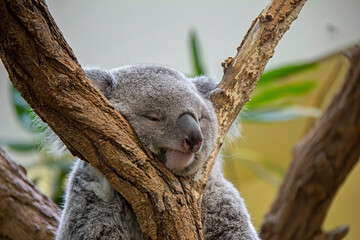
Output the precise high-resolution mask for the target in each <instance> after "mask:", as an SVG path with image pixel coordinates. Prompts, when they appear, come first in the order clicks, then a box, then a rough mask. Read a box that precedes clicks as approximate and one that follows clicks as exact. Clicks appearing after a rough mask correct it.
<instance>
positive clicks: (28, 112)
mask: <svg viewBox="0 0 360 240" xmlns="http://www.w3.org/2000/svg"><path fill="white" fill-rule="evenodd" d="M10 90H11V94H10V96H11V100H12V103H13V105H14V109H15V113H16V117H17V118H18V119H19V121H20V123H21V125H22V126H23V127H24V128H25V129H27V130H29V131H30V132H32V133H41V132H43V131H44V130H45V126H41V125H39V124H36V123H35V122H36V120H35V117H36V114H35V113H34V111H33V110H32V109H31V107H30V106H29V104H28V103H27V102H26V101H25V100H24V99H23V97H22V96H21V95H20V92H19V91H18V90H17V89H16V88H15V87H14V86H13V85H11V89H10Z"/></svg>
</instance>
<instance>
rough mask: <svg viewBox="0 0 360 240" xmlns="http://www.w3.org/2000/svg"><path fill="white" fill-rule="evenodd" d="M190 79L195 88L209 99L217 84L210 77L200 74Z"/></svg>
mask: <svg viewBox="0 0 360 240" xmlns="http://www.w3.org/2000/svg"><path fill="white" fill-rule="evenodd" d="M191 80H192V82H193V84H194V85H195V87H196V89H197V90H198V91H199V92H200V93H201V94H202V95H203V96H204V97H205V98H207V99H209V98H210V96H211V94H212V93H213V92H214V91H215V90H216V89H217V85H218V84H217V83H216V82H215V81H214V79H212V78H209V77H206V76H200V77H196V78H193V79H191Z"/></svg>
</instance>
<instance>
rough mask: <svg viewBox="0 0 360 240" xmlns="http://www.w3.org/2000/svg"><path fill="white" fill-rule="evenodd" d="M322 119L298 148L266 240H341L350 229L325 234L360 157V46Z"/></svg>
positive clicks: (267, 225) (266, 223)
mask: <svg viewBox="0 0 360 240" xmlns="http://www.w3.org/2000/svg"><path fill="white" fill-rule="evenodd" d="M350 63H351V67H350V69H349V71H348V73H347V75H346V77H345V79H344V81H343V84H342V86H341V87H340V89H339V90H338V92H337V93H336V95H335V96H334V98H333V99H332V101H331V103H330V105H329V107H328V108H327V110H326V111H325V113H324V115H323V116H322V117H321V119H320V120H319V121H318V122H317V123H316V124H315V125H314V127H313V128H312V129H311V130H310V131H309V133H308V134H307V135H306V136H305V137H304V138H303V139H302V140H301V141H300V142H299V143H297V145H296V146H295V147H294V152H293V161H292V163H291V166H290V168H289V170H288V173H287V175H286V177H285V179H284V181H283V184H282V186H281V188H280V190H279V193H278V195H277V198H276V200H275V202H274V203H273V205H272V207H271V210H270V211H269V213H268V214H267V215H266V218H265V221H264V223H263V225H262V229H261V237H262V238H263V239H266V240H270V239H274V240H275V239H282V240H287V239H289V240H290V239H291V240H297V239H298V240H303V239H309V240H326V239H333V240H337V239H342V238H343V237H344V236H345V235H346V233H347V232H348V228H347V227H339V228H336V229H334V230H333V231H331V232H328V233H323V232H322V230H321V227H322V224H323V221H324V219H325V216H326V213H327V211H328V209H329V207H330V204H331V202H332V200H333V198H334V196H335V194H336V192H337V190H338V189H339V188H340V186H341V185H342V183H343V182H344V180H345V178H346V176H347V175H348V174H349V173H350V171H351V169H352V168H353V167H354V165H355V164H356V163H357V162H358V161H359V156H360V101H359V100H360V47H359V46H358V47H356V48H355V50H353V52H352V53H351V56H350Z"/></svg>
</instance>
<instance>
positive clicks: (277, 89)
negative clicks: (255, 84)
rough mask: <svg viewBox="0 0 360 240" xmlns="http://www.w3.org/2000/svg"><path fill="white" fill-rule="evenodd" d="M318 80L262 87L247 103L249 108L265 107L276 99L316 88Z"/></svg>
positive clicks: (301, 93)
mask: <svg viewBox="0 0 360 240" xmlns="http://www.w3.org/2000/svg"><path fill="white" fill-rule="evenodd" d="M316 86H317V82H316V81H314V80H312V81H300V82H292V83H286V84H282V85H280V86H274V87H270V88H264V87H260V88H259V89H258V91H257V92H256V93H254V96H253V97H252V98H251V101H250V102H248V103H247V104H246V107H247V109H254V108H259V107H262V108H263V107H264V106H265V105H266V104H269V103H271V102H273V101H275V100H279V99H284V98H285V97H293V96H300V95H304V94H306V93H308V92H310V91H311V90H313V89H315V88H316Z"/></svg>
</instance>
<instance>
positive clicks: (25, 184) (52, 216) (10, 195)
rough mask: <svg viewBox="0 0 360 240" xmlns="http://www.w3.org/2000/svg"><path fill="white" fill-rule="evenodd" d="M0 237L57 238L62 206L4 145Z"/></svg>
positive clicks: (0, 169) (0, 158)
mask: <svg viewBox="0 0 360 240" xmlns="http://www.w3.org/2000/svg"><path fill="white" fill-rule="evenodd" d="M0 172H1V174H0V239H24V240H26V239H29V240H31V239H38V240H45V239H53V238H54V236H55V232H56V229H57V226H58V221H59V219H60V209H59V208H58V207H57V205H56V204H55V203H54V202H52V201H51V200H49V199H48V198H47V197H46V196H45V195H44V194H42V193H41V192H39V191H38V190H37V189H36V188H35V187H34V186H33V184H32V183H30V182H29V181H28V180H27V179H26V174H25V169H24V168H22V167H20V166H19V165H17V164H15V163H13V162H12V161H10V160H9V159H8V157H7V156H6V154H5V153H4V152H3V150H1V149H0Z"/></svg>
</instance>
